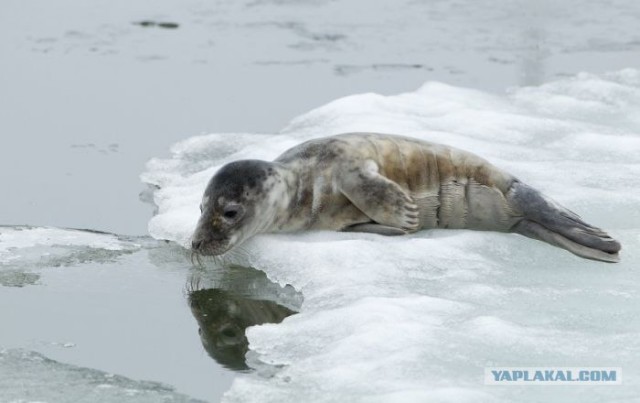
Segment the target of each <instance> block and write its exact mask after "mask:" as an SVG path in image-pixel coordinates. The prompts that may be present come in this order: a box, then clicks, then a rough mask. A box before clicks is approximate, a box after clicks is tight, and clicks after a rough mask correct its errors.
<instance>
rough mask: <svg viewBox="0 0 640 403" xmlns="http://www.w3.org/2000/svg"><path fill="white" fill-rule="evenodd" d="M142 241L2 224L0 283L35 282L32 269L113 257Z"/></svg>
mask: <svg viewBox="0 0 640 403" xmlns="http://www.w3.org/2000/svg"><path fill="white" fill-rule="evenodd" d="M140 247H141V243H140V242H137V241H134V240H133V239H127V238H124V237H118V236H116V235H113V234H106V233H100V232H95V231H86V230H73V229H61V228H45V227H24V226H14V227H9V226H4V227H0V285H4V286H12V287H22V286H25V285H29V284H34V283H35V282H36V281H37V280H38V278H39V275H38V274H36V273H32V272H31V271H32V269H34V268H38V267H43V266H69V265H72V264H77V263H82V262H88V261H93V262H100V261H106V260H111V259H113V258H116V257H118V256H120V255H122V254H126V253H131V252H134V251H136V250H139V249H140Z"/></svg>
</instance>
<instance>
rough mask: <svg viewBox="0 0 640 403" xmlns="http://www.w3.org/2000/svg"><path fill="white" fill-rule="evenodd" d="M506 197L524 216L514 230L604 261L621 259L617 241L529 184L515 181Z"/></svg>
mask: <svg viewBox="0 0 640 403" xmlns="http://www.w3.org/2000/svg"><path fill="white" fill-rule="evenodd" d="M507 196H508V199H509V201H510V203H511V204H512V207H514V208H516V209H517V210H520V211H521V212H522V214H523V216H524V219H523V220H522V221H520V222H519V223H518V224H516V225H515V226H514V227H513V230H514V231H515V232H517V233H519V234H522V235H525V236H528V237H530V238H534V239H539V240H542V241H545V242H547V243H550V244H552V245H556V246H559V247H561V248H564V249H567V250H568V251H569V252H572V253H574V254H576V255H578V256H582V257H585V258H587V259H595V260H601V261H604V262H618V261H619V260H620V259H619V256H618V252H619V251H620V243H619V242H618V241H616V240H615V239H613V238H611V237H610V236H609V235H608V234H607V233H606V232H604V231H603V230H602V229H600V228H597V227H594V226H592V225H590V224H587V223H586V222H584V221H583V220H582V219H581V218H580V216H578V215H577V214H575V213H573V212H572V211H569V210H567V209H566V208H564V207H562V206H560V205H559V204H557V203H555V202H554V201H552V200H550V199H548V198H547V197H545V196H544V195H542V193H540V192H538V191H537V190H535V189H533V188H532V187H530V186H527V185H525V184H524V183H522V182H519V181H515V182H514V183H513V185H512V186H511V188H510V189H509V192H508V194H507Z"/></svg>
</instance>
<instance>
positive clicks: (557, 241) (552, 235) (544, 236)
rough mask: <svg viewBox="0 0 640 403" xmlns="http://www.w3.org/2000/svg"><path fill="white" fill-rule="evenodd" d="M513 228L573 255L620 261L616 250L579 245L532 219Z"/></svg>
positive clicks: (609, 261)
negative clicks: (602, 249)
mask: <svg viewBox="0 0 640 403" xmlns="http://www.w3.org/2000/svg"><path fill="white" fill-rule="evenodd" d="M514 230H515V232H517V233H518V234H521V235H524V236H527V237H529V238H533V239H537V240H539V241H543V242H546V243H548V244H551V245H554V246H558V247H560V248H563V249H566V250H568V251H569V252H571V253H573V254H574V255H578V256H580V257H583V258H586V259H593V260H599V261H602V262H608V263H618V262H619V261H620V256H619V255H618V253H617V252H614V253H610V252H604V251H601V250H598V249H595V248H590V247H587V246H584V245H581V244H579V243H576V242H573V241H572V240H570V239H568V238H566V237H564V236H562V235H560V234H558V233H556V232H553V231H550V230H549V229H547V228H545V227H543V226H542V225H540V224H538V223H536V222H534V221H529V220H522V221H520V222H519V223H518V224H517V225H516V226H515V227H514Z"/></svg>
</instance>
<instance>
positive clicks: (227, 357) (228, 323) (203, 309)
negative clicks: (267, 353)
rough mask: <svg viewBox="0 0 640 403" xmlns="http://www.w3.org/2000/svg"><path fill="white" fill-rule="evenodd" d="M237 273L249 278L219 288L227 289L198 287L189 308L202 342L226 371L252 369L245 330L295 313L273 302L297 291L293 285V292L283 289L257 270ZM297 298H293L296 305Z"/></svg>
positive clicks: (277, 321)
mask: <svg viewBox="0 0 640 403" xmlns="http://www.w3.org/2000/svg"><path fill="white" fill-rule="evenodd" d="M233 270H235V271H236V272H237V271H238V270H240V271H244V272H246V273H247V276H248V277H247V276H240V277H237V278H236V279H235V280H232V281H231V283H229V281H223V282H221V283H219V284H220V285H219V286H218V287H220V286H222V287H224V288H206V287H202V288H201V287H200V286H197V287H195V288H194V289H191V290H190V291H189V306H190V307H191V312H192V313H193V316H194V317H195V319H196V321H197V322H198V327H199V328H198V333H199V334H200V340H201V342H202V345H203V347H204V348H205V350H206V351H207V353H208V354H209V356H211V358H213V359H214V360H215V361H216V362H218V363H219V364H220V365H222V366H224V367H226V368H229V369H232V370H237V371H244V370H248V369H249V366H248V365H247V363H246V359H245V354H246V353H247V351H248V349H249V342H248V340H247V337H246V335H245V330H246V329H247V328H248V327H249V326H254V325H261V324H264V323H280V322H282V321H283V320H284V318H286V317H287V316H290V315H293V314H295V313H296V311H295V310H293V309H291V308H288V307H286V306H284V305H280V304H279V303H277V302H274V301H273V300H272V299H275V300H278V296H280V297H281V298H282V296H283V295H285V296H286V295H287V294H292V293H295V291H293V290H292V287H290V286H289V288H291V290H288V289H287V290H283V288H282V287H280V286H279V285H277V284H274V283H271V282H270V281H269V280H268V279H267V278H266V276H265V275H264V274H263V273H262V272H259V271H257V270H254V269H248V268H246V269H245V268H242V269H240V268H235V269H233ZM227 279H228V277H227ZM286 291H289V292H288V293H287V292H286ZM296 296H297V295H296ZM296 296H294V297H291V296H289V299H291V300H294V302H293V303H294V304H296V301H295V299H296V298H295V297H296ZM267 298H269V299H267ZM285 298H286V297H285ZM290 302H291V301H290Z"/></svg>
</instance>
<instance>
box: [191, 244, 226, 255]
mask: <svg viewBox="0 0 640 403" xmlns="http://www.w3.org/2000/svg"><path fill="white" fill-rule="evenodd" d="M229 249H231V245H229V242H228V241H227V242H224V243H207V244H203V243H196V242H193V243H192V245H191V251H192V252H193V253H195V254H198V255H200V256H219V255H222V254H223V253H225V252H227V251H228V250H229Z"/></svg>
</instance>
